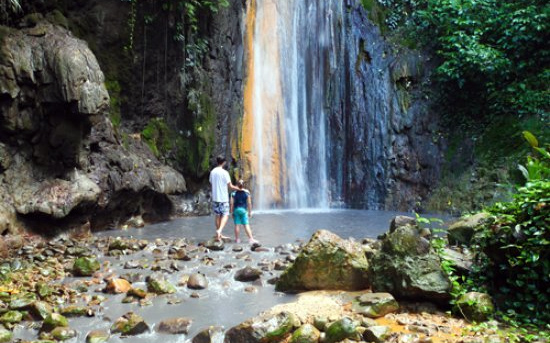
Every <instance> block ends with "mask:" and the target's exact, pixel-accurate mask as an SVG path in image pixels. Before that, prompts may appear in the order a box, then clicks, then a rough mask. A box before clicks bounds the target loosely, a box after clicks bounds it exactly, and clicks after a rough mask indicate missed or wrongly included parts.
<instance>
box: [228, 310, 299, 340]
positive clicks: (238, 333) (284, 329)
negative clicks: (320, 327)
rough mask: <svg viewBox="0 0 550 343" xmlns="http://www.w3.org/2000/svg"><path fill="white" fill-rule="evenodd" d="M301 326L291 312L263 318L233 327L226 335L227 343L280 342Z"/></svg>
mask: <svg viewBox="0 0 550 343" xmlns="http://www.w3.org/2000/svg"><path fill="white" fill-rule="evenodd" d="M298 326H300V321H299V320H298V318H296V316H295V315H294V314H292V313H290V312H281V313H279V314H277V315H275V316H261V317H257V318H253V319H250V320H247V321H245V322H244V323H241V324H239V325H237V326H235V327H232V328H231V329H229V330H228V331H227V333H226V334H225V343H259V342H266V341H267V342H269V341H280V340H282V339H283V338H284V337H287V336H289V335H290V333H291V332H292V330H293V329H295V328H297V327H298Z"/></svg>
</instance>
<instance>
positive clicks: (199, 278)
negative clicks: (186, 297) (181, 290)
mask: <svg viewBox="0 0 550 343" xmlns="http://www.w3.org/2000/svg"><path fill="white" fill-rule="evenodd" d="M206 287H208V280H207V279H206V277H205V276H204V275H202V274H200V273H196V274H193V275H191V276H190V277H189V280H187V288H190V289H205V288H206Z"/></svg>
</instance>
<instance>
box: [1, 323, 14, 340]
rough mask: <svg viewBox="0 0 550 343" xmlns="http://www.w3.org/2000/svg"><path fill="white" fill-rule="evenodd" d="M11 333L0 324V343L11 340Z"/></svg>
mask: <svg viewBox="0 0 550 343" xmlns="http://www.w3.org/2000/svg"><path fill="white" fill-rule="evenodd" d="M12 338H13V333H12V332H11V331H9V330H7V329H6V328H4V327H3V326H1V325H0V343H5V342H11V340H12Z"/></svg>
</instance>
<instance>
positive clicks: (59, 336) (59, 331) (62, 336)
mask: <svg viewBox="0 0 550 343" xmlns="http://www.w3.org/2000/svg"><path fill="white" fill-rule="evenodd" d="M50 334H51V335H52V337H53V338H55V339H56V340H57V341H66V340H68V339H71V338H73V337H76V331H75V330H73V329H70V328H67V327H61V326H58V327H56V328H55V329H53V330H52V331H51V333H50Z"/></svg>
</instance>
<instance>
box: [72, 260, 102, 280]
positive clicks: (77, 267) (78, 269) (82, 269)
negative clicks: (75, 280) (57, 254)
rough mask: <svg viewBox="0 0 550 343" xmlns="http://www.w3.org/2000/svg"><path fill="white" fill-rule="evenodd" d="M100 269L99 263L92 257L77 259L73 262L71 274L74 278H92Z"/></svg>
mask: <svg viewBox="0 0 550 343" xmlns="http://www.w3.org/2000/svg"><path fill="white" fill-rule="evenodd" d="M100 268H101V265H100V264H99V261H98V260H97V259H95V258H93V257H79V258H77V259H76V261H74V266H73V273H74V274H75V275H76V276H92V275H93V274H94V273H95V272H96V271H98V270H99V269H100Z"/></svg>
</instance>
